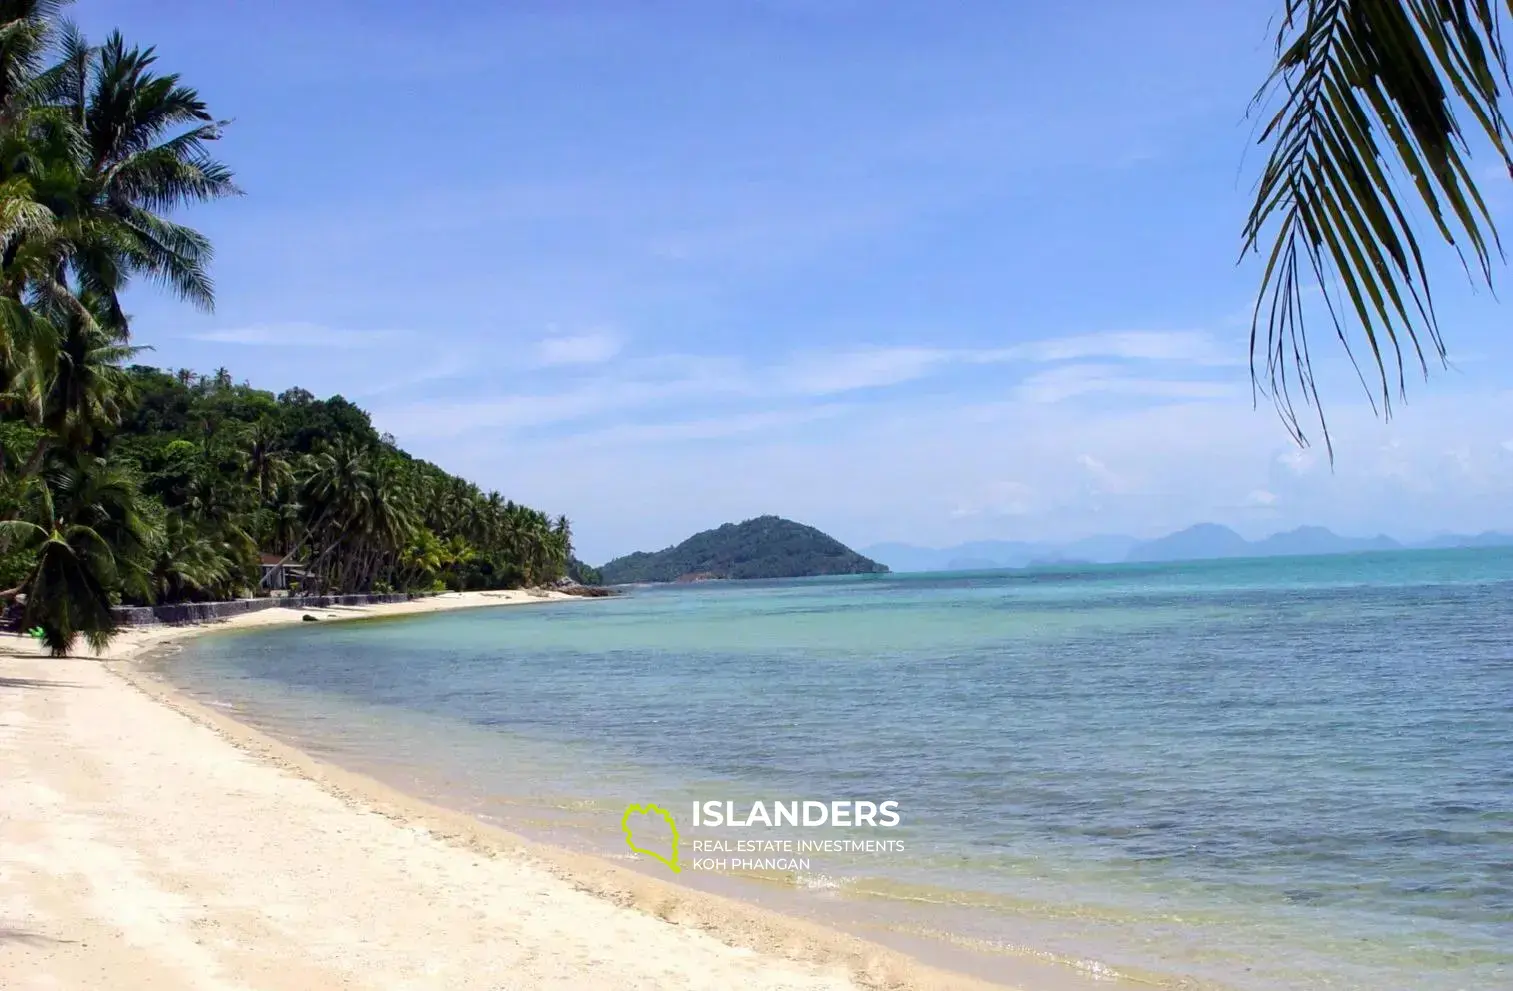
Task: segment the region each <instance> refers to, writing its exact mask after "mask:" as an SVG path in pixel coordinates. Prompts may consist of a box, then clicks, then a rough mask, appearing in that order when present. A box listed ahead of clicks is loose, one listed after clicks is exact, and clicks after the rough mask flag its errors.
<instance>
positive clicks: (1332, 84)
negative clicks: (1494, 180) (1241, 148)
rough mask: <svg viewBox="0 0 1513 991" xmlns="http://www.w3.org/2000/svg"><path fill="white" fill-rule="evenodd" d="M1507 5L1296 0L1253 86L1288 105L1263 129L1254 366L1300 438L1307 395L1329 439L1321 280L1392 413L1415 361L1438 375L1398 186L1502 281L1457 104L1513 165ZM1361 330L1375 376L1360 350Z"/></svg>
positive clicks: (1251, 226) (1260, 99) (1329, 305)
mask: <svg viewBox="0 0 1513 991" xmlns="http://www.w3.org/2000/svg"><path fill="white" fill-rule="evenodd" d="M1505 4H1506V6H1507V9H1508V10H1513V0H1286V8H1285V14H1284V16H1283V19H1282V25H1281V28H1280V30H1279V31H1278V33H1277V66H1276V69H1275V71H1274V72H1273V73H1272V75H1271V77H1270V78H1269V79H1268V80H1267V82H1266V84H1265V85H1264V86H1263V87H1262V89H1261V91H1260V93H1258V94H1257V97H1256V106H1261V105H1267V104H1270V103H1272V102H1273V101H1275V100H1280V103H1281V106H1280V108H1279V109H1277V110H1276V112H1275V113H1274V114H1273V115H1272V116H1271V117H1270V118H1269V119H1267V121H1266V124H1265V127H1264V128H1263V130H1262V132H1261V136H1260V142H1261V143H1262V144H1269V145H1270V147H1271V154H1270V158H1269V160H1268V161H1267V164H1266V168H1265V171H1264V172H1263V173H1262V176H1261V180H1260V183H1259V185H1258V188H1257V191H1256V200H1255V205H1254V206H1253V207H1252V209H1251V212H1250V216H1249V219H1248V220H1247V222H1246V225H1245V231H1244V245H1245V251H1247V252H1249V251H1254V250H1259V248H1260V243H1261V240H1262V238H1263V236H1265V235H1266V234H1267V232H1268V231H1271V230H1273V228H1274V230H1275V234H1274V240H1273V242H1272V244H1271V248H1270V251H1269V253H1268V256H1267V262H1266V268H1265V274H1264V275H1263V276H1262V280H1261V289H1260V293H1259V295H1258V297H1257V300H1256V307H1255V311H1254V314H1253V317H1252V323H1251V337H1250V353H1251V375H1252V380H1253V381H1254V382H1255V383H1256V385H1257V386H1258V387H1259V388H1262V389H1264V390H1266V391H1268V392H1269V394H1270V396H1271V397H1272V400H1273V402H1274V403H1275V405H1276V407H1277V410H1278V411H1279V412H1280V413H1281V415H1282V417H1283V420H1284V422H1285V423H1286V424H1287V427H1288V430H1289V431H1290V432H1291V433H1292V435H1293V437H1294V438H1295V439H1296V440H1297V441H1298V442H1299V443H1303V444H1306V443H1307V442H1308V439H1307V437H1306V435H1305V433H1304V431H1303V429H1302V425H1301V423H1300V422H1299V419H1298V415H1297V409H1296V406H1295V400H1296V399H1301V400H1302V401H1303V402H1304V404H1305V405H1308V406H1312V407H1313V408H1314V409H1315V411H1316V412H1317V416H1318V423H1319V428H1320V431H1321V432H1322V434H1323V437H1324V440H1325V443H1326V445H1328V443H1329V430H1328V424H1327V423H1326V421H1325V419H1324V414H1323V409H1322V407H1321V406H1320V405H1319V395H1318V387H1317V384H1316V382H1315V379H1314V376H1313V369H1312V361H1311V358H1310V354H1309V347H1308V340H1307V336H1306V333H1305V327H1304V324H1305V312H1306V311H1307V309H1308V307H1307V306H1306V305H1305V296H1306V295H1307V294H1308V293H1309V292H1311V291H1312V289H1313V284H1314V282H1316V283H1317V285H1318V288H1319V289H1320V290H1322V294H1323V305H1324V307H1325V309H1326V310H1327V312H1328V314H1329V319H1330V320H1331V322H1332V325H1333V329H1334V331H1335V334H1336V336H1337V337H1338V338H1339V339H1340V341H1341V342H1342V343H1343V344H1344V346H1345V349H1346V352H1347V354H1349V356H1350V358H1351V361H1352V362H1354V363H1355V364H1356V370H1357V372H1358V373H1361V380H1362V384H1363V385H1364V386H1365V387H1366V389H1367V393H1368V395H1369V396H1371V398H1372V405H1373V407H1374V408H1377V409H1379V412H1380V413H1381V414H1382V415H1384V416H1388V417H1390V416H1391V413H1392V401H1393V394H1394V393H1396V394H1397V395H1399V396H1401V395H1403V393H1404V389H1405V375H1404V373H1405V367H1406V363H1407V362H1408V361H1411V362H1413V363H1414V364H1416V365H1418V366H1419V368H1420V369H1421V370H1422V371H1423V372H1424V373H1425V374H1427V373H1428V367H1429V366H1428V359H1427V356H1426V352H1432V353H1433V355H1434V357H1435V358H1436V359H1438V360H1440V361H1443V360H1444V358H1445V345H1444V340H1443V338H1442V337H1441V336H1440V330H1439V325H1438V322H1437V320H1436V317H1435V311H1434V302H1433V299H1432V297H1431V295H1430V291H1429V281H1428V274H1427V270H1426V266H1425V263H1424V257H1423V253H1422V251H1421V250H1420V247H1419V241H1418V237H1417V234H1416V231H1415V224H1414V222H1413V221H1412V220H1411V219H1410V211H1411V210H1413V209H1415V208H1414V206H1413V204H1412V202H1411V200H1412V199H1413V198H1412V197H1408V199H1409V200H1410V202H1408V203H1407V204H1406V205H1405V203H1404V202H1403V198H1402V197H1400V194H1399V188H1398V184H1399V183H1404V182H1406V183H1408V184H1410V185H1411V186H1412V188H1413V190H1414V192H1415V193H1416V194H1417V197H1416V199H1417V201H1418V203H1419V204H1420V205H1421V206H1422V208H1423V210H1424V212H1425V213H1426V214H1427V216H1428V219H1429V221H1430V222H1432V224H1433V225H1434V228H1435V230H1436V231H1438V233H1439V235H1440V236H1441V237H1443V238H1444V239H1445V240H1446V241H1447V242H1449V243H1450V244H1451V245H1452V246H1453V247H1454V248H1455V249H1456V251H1457V252H1458V253H1459V255H1460V257H1461V261H1462V263H1463V265H1464V266H1465V267H1466V269H1467V271H1468V273H1473V274H1474V275H1475V276H1476V277H1479V278H1480V279H1481V280H1482V281H1484V282H1486V283H1488V284H1490V282H1491V277H1492V260H1493V257H1494V256H1499V257H1500V256H1501V253H1502V246H1501V243H1500V242H1499V240H1498V237H1497V231H1496V229H1495V226H1494V224H1493V222H1492V218H1491V215H1490V213H1489V212H1488V210H1487V206H1486V203H1485V202H1483V200H1482V198H1481V195H1480V194H1479V193H1478V192H1477V188H1476V183H1475V181H1474V180H1473V178H1472V176H1471V173H1470V170H1469V167H1468V158H1469V150H1468V148H1467V143H1466V133H1465V129H1464V128H1463V127H1462V124H1461V121H1460V119H1459V118H1458V117H1457V113H1458V112H1459V113H1469V114H1470V116H1471V117H1472V118H1474V120H1475V126H1474V130H1476V131H1479V132H1480V133H1481V134H1483V135H1484V136H1485V138H1486V139H1487V140H1488V141H1489V142H1490V144H1491V146H1492V148H1493V149H1494V150H1495V151H1496V153H1497V154H1498V155H1500V156H1501V157H1502V160H1503V163H1504V165H1505V166H1507V168H1508V169H1509V171H1510V173H1513V157H1510V154H1509V145H1510V134H1509V128H1508V122H1507V119H1506V118H1505V117H1504V115H1503V111H1502V107H1501V99H1502V94H1503V88H1504V87H1509V88H1513V87H1510V83H1509V77H1508V65H1507V57H1506V51H1505V49H1504V48H1503V44H1502V37H1501V19H1502V17H1503V16H1504V5H1505ZM1384 149H1385V151H1384ZM1336 285H1337V286H1338V288H1337V287H1336ZM1263 331H1264V341H1263ZM1361 339H1364V341H1365V343H1366V345H1367V347H1368V348H1369V350H1370V360H1369V363H1367V364H1366V368H1367V369H1368V370H1369V369H1370V368H1372V367H1373V366H1374V370H1375V374H1374V375H1372V379H1374V382H1371V383H1368V382H1367V379H1366V375H1365V373H1363V372H1362V363H1361V362H1358V361H1357V360H1356V358H1357V356H1356V350H1357V346H1358V344H1359V342H1360V340H1361ZM1405 352H1407V353H1408V354H1407V357H1406V358H1405ZM1263 369H1264V370H1263ZM1378 403H1379V404H1380V405H1379V406H1378ZM1330 454H1331V457H1332V455H1333V450H1332V448H1331V450H1330Z"/></svg>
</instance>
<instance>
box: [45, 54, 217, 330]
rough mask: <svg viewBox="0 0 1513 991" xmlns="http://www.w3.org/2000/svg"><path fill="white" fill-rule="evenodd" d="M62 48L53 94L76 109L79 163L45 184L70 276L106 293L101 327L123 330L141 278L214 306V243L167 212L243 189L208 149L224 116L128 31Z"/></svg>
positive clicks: (52, 77)
mask: <svg viewBox="0 0 1513 991" xmlns="http://www.w3.org/2000/svg"><path fill="white" fill-rule="evenodd" d="M63 54H64V61H63V62H62V63H61V64H60V66H59V68H58V69H57V70H55V71H54V72H53V73H51V74H49V76H48V77H46V80H45V81H46V82H47V84H48V85H47V86H46V88H45V95H46V96H47V97H49V98H50V99H51V100H52V101H54V104H55V105H56V106H57V107H59V108H60V109H61V110H62V111H63V112H64V113H65V114H66V116H67V120H68V123H69V127H70V137H71V138H72V139H73V140H72V146H73V152H74V153H73V155H72V156H71V161H70V162H69V163H68V164H69V165H70V166H71V167H70V168H67V169H57V168H55V169H50V170H48V171H47V172H46V173H45V174H43V175H41V176H39V177H38V178H36V179H35V180H34V184H35V186H36V189H37V192H38V199H39V201H40V202H41V203H42V204H43V205H44V206H46V207H47V208H48V210H49V211H51V213H52V214H53V215H54V217H56V218H57V226H58V230H59V234H60V240H59V257H58V259H57V261H58V264H59V266H60V269H61V270H62V271H61V272H60V274H61V275H65V276H71V277H72V279H73V280H74V281H75V282H76V283H77V285H78V286H79V287H81V288H82V289H84V290H85V291H88V292H91V293H95V294H97V295H98V296H99V297H100V298H101V299H102V300H104V301H105V310H106V313H105V319H104V320H102V323H104V324H105V325H106V326H107V327H109V328H110V329H111V330H113V331H115V332H117V333H121V334H124V333H125V332H126V317H125V314H124V313H123V312H122V310H121V307H120V300H119V294H120V292H121V291H122V290H123V289H124V288H125V287H126V285H127V283H128V282H129V281H130V279H131V278H132V277H133V276H136V275H141V276H145V277H146V278H148V279H150V280H151V281H154V282H156V283H158V284H160V285H163V286H166V287H167V288H169V289H170V290H172V291H173V292H174V293H176V294H177V295H178V296H180V297H181V298H183V299H185V300H188V301H190V302H192V303H194V304H195V305H197V306H200V307H202V308H205V309H209V308H211V307H212V306H213V305H214V291H213V286H212V283H211V280H210V277H209V275H208V273H207V271H206V266H207V265H208V263H209V261H210V256H211V247H210V242H209V241H208V240H207V239H206V238H205V237H204V235H202V234H200V233H199V232H197V231H195V230H193V229H192V228H189V227H186V226H183V225H182V224H178V223H176V222H174V221H171V220H168V219H167V218H166V214H168V213H170V212H172V211H174V210H177V209H179V208H182V207H184V206H188V205H192V204H194V203H202V202H208V201H211V200H216V199H221V198H224V197H228V196H235V195H238V194H239V192H240V190H238V189H237V187H236V184H235V182H234V181H233V178H232V175H231V172H230V170H229V169H227V168H226V166H224V165H223V164H221V163H220V162H218V161H216V160H215V159H214V158H213V157H211V155H210V153H209V149H208V145H209V144H210V142H213V141H215V140H217V139H219V138H220V135H221V129H222V128H223V127H224V125H225V122H224V121H217V120H216V119H215V118H214V117H213V116H212V115H211V114H210V113H209V111H208V110H207V109H206V106H205V103H204V101H203V100H201V99H200V97H199V94H198V93H197V92H196V91H195V90H193V89H191V88H189V87H187V86H183V85H181V84H180V81H179V76H178V75H177V74H176V73H169V74H166V75H158V74H156V73H155V72H154V71H153V67H154V65H155V64H156V61H157V56H156V55H155V54H154V51H153V49H151V48H140V47H136V46H128V45H127V44H126V42H125V40H124V39H123V38H122V37H121V35H120V34H119V33H118V32H112V33H111V35H110V36H109V37H107V38H106V40H105V43H104V44H103V45H101V46H100V47H99V48H90V47H89V46H88V45H87V44H85V42H84V41H83V39H82V38H80V37H79V36H78V35H76V34H74V33H72V32H66V33H65V34H64V36H63ZM59 281H60V282H61V281H65V279H63V278H60V279H59Z"/></svg>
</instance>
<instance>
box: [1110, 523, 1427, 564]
mask: <svg viewBox="0 0 1513 991" xmlns="http://www.w3.org/2000/svg"><path fill="white" fill-rule="evenodd" d="M1402 546H1403V545H1402V544H1400V543H1398V542H1397V541H1396V540H1393V539H1392V538H1391V537H1387V536H1383V535H1378V536H1375V537H1342V536H1340V535H1339V534H1337V533H1335V532H1334V531H1332V530H1327V529H1325V528H1324V527H1321V526H1300V527H1298V528H1297V529H1295V530H1288V531H1286V532H1285V533H1275V534H1272V535H1271V536H1270V537H1267V538H1266V539H1264V540H1254V541H1252V540H1246V539H1245V538H1244V537H1242V536H1240V535H1239V534H1238V533H1235V532H1234V531H1233V530H1231V529H1230V528H1229V527H1227V526H1219V525H1218V524H1217V523H1199V524H1198V525H1197V526H1190V527H1188V528H1187V529H1186V530H1178V531H1177V532H1176V533H1173V534H1168V535H1167V536H1165V537H1161V538H1159V539H1156V540H1148V541H1146V542H1144V543H1142V544H1139V545H1137V546H1136V547H1135V548H1134V549H1132V550H1131V551H1130V553H1129V556H1128V557H1127V558H1125V560H1127V561H1202V560H1206V559H1211V558H1220V557H1292V556H1308V555H1313V554H1354V553H1358V552H1360V551H1392V550H1401V549H1402Z"/></svg>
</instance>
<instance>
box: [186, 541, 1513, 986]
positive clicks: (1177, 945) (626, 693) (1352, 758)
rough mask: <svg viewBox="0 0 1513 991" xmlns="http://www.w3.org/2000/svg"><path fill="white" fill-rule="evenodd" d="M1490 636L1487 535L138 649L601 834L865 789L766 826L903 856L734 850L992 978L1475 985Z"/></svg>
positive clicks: (200, 681) (668, 599)
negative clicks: (842, 802)
mask: <svg viewBox="0 0 1513 991" xmlns="http://www.w3.org/2000/svg"><path fill="white" fill-rule="evenodd" d="M1510 638H1513V553H1510V552H1508V551H1455V552H1434V553H1429V552H1419V553H1402V554H1379V555H1362V556H1354V557H1336V558H1309V559H1297V558H1294V559H1272V560H1265V561H1238V562H1212V563H1201V564H1186V565H1163V566H1121V567H1106V568H1083V569H1075V570H1061V571H1040V572H1009V573H998V574H977V575H947V576H942V575H918V576H883V577H867V578H861V579H833V580H811V581H795V582H763V583H749V584H748V583H741V584H734V583H712V584H704V585H694V586H677V587H666V588H648V589H636V590H633V591H632V592H631V594H629V595H627V596H625V597H624V598H620V599H613V600H599V601H585V602H576V603H563V604H545V605H542V606H540V607H535V606H528V607H508V608H500V609H485V610H475V611H467V612H458V613H450V614H437V615H432V616H427V617H420V618H412V619H404V620H395V621H375V622H365V623H353V624H303V625H301V626H299V627H292V628H284V629H279V630H274V631H263V632H256V633H243V634H229V635H223V636H217V637H211V638H205V639H202V640H200V641H197V642H195V643H193V644H192V645H191V646H190V647H189V648H188V649H187V650H186V651H185V652H184V653H182V654H181V655H179V656H178V657H176V658H174V659H173V660H172V661H171V662H170V665H169V673H170V675H171V676H172V677H173V678H174V680H176V681H177V682H179V683H180V684H182V685H184V686H185V687H186V688H188V689H189V690H191V691H192V692H195V693H197V694H200V695H201V696H204V697H207V698H209V699H212V700H214V701H217V702H219V703H221V704H229V705H234V706H235V707H236V708H238V709H239V710H240V711H241V712H242V714H243V715H244V716H245V717H246V718H248V719H250V720H252V721H254V722H257V723H260V724H262V725H264V726H265V727H267V728H269V729H270V730H272V731H273V732H275V733H278V734H281V735H284V736H287V737H292V738H293V739H294V740H295V741H296V742H298V743H301V744H303V745H305V746H307V747H310V748H311V749H314V750H316V751H318V752H321V753H324V754H325V755H326V756H329V757H331V758H333V759H336V760H338V761H341V762H344V763H348V764H351V765H354V766H357V767H360V768H363V769H367V770H371V771H374V773H378V774H379V775H380V776H387V777H389V778H390V780H395V781H397V782H398V783H400V784H403V785H407V786H410V787H412V788H413V789H414V790H416V791H417V792H422V793H426V794H428V795H430V796H432V797H442V798H443V799H445V800H447V801H451V802H453V803H455V804H457V805H459V806H460V807H463V808H466V809H469V810H470V811H474V812H476V813H478V814H480V815H485V816H488V817H491V818H495V819H498V820H501V821H503V822H505V823H506V824H508V825H511V826H513V827H515V828H520V829H524V830H526V831H528V832H529V831H535V832H538V833H546V834H549V835H550V836H552V837H553V838H556V839H559V840H561V839H563V838H564V837H565V838H567V841H568V842H570V843H572V844H575V845H579V846H584V847H587V848H590V849H597V850H602V851H604V852H606V853H612V852H616V851H618V852H620V853H624V852H625V851H624V847H623V846H618V845H617V844H618V828H619V823H620V813H621V811H622V810H623V809H624V807H625V805H626V804H627V803H629V802H648V801H656V802H660V803H662V804H663V805H665V806H667V807H668V808H669V809H671V810H672V811H673V812H674V813H675V814H677V815H678V816H679V818H680V820H683V825H684V830H683V833H684V838H685V843H686V841H687V840H688V839H689V838H690V837H694V836H700V835H702V836H706V837H713V836H736V835H739V836H749V837H762V836H765V835H769V832H768V831H764V830H762V829H760V828H752V829H750V830H736V831H729V830H724V831H721V830H703V831H699V830H693V829H691V828H689V823H688V822H687V819H688V817H689V812H690V805H689V803H690V801H691V800H692V799H694V798H700V799H722V800H723V799H731V800H735V801H737V802H738V803H739V804H740V805H742V806H745V805H747V804H748V803H750V802H751V801H753V800H757V799H761V800H764V801H768V802H771V801H773V800H777V799H782V800H787V799H818V800H823V801H830V800H832V799H857V798H862V799H871V800H882V799H892V800H895V801H897V802H898V803H899V807H900V809H901V811H902V816H903V820H904V821H903V823H902V825H901V826H899V827H898V828H897V829H892V830H883V829H875V830H853V831H850V832H846V831H841V832H836V831H834V830H825V831H819V833H817V832H816V831H814V830H801V831H794V830H791V829H786V830H774V831H771V832H770V835H784V836H790V837H799V838H809V839H813V838H831V837H835V836H841V835H848V836H854V837H862V836H864V835H865V836H873V837H878V838H890V839H901V840H903V841H904V845H905V849H904V851H903V852H901V853H898V852H890V853H887V854H865V853H864V854H846V855H827V856H819V855H816V856H815V857H813V858H812V863H810V864H808V865H806V868H807V869H804V870H799V871H796V872H795V871H786V872H785V871H777V872H772V871H765V872H748V873H754V874H755V875H756V876H758V877H762V878H764V879H765V882H764V883H763V884H760V885H757V884H755V882H747V883H752V884H753V885H754V889H753V890H755V888H757V887H760V888H761V889H762V890H763V891H764V892H770V891H772V890H775V889H783V890H784V891H785V892H787V894H784V895H783V896H782V897H785V898H790V899H791V901H792V904H793V905H794V906H795V907H797V908H799V909H801V910H803V911H806V912H810V913H811V914H817V915H819V916H820V917H824V916H825V913H826V912H833V913H835V915H836V917H837V918H838V919H841V918H843V919H844V921H845V922H846V924H847V925H848V926H849V927H850V928H853V929H856V930H858V931H865V932H867V934H868V935H872V936H874V937H875V938H880V939H883V940H884V941H890V940H891V941H893V942H895V943H897V944H899V945H902V946H905V947H906V948H908V949H911V950H916V951H918V950H924V951H927V952H928V951H929V950H930V949H931V948H932V947H938V948H940V949H941V953H942V955H943V958H944V959H946V960H947V962H954V963H958V964H959V965H962V966H965V967H967V968H969V969H973V970H977V971H979V972H982V973H986V974H990V975H993V974H996V975H999V976H1016V977H1018V978H1021V979H1022V978H1023V975H1024V973H1025V972H1024V971H1023V970H1022V966H1023V965H1024V963H1025V962H1026V961H1032V962H1037V961H1054V962H1055V966H1054V967H1052V968H1050V969H1052V970H1057V972H1058V973H1059V972H1063V971H1064V973H1066V974H1070V975H1074V976H1076V975H1082V977H1087V976H1090V975H1091V976H1095V977H1096V976H1103V977H1110V976H1112V975H1122V976H1124V977H1129V978H1136V979H1139V980H1141V981H1148V982H1152V983H1155V984H1157V985H1164V986H1173V987H1176V986H1185V987H1186V986H1190V987H1201V986H1216V987H1228V988H1236V989H1252V988H1255V989H1259V988H1284V989H1303V988H1320V987H1328V988H1338V989H1363V991H1364V989H1373V991H1375V989H1381V988H1415V989H1427V991H1440V989H1446V991H1448V989H1466V991H1480V989H1494V988H1496V989H1504V991H1505V989H1507V988H1509V987H1513V640H1510ZM820 833H822V834H823V835H819V834H820ZM686 856H687V854H686V853H685V857H686ZM680 880H682V881H683V882H685V883H695V884H697V883H700V879H699V878H698V877H696V876H694V872H690V871H685V872H684V874H683V875H681V876H680ZM737 883H740V882H737ZM952 954H956V955H958V956H957V957H956V958H953V957H952V956H951V955H952ZM968 958H970V959H968ZM1014 968H1021V969H1014Z"/></svg>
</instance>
